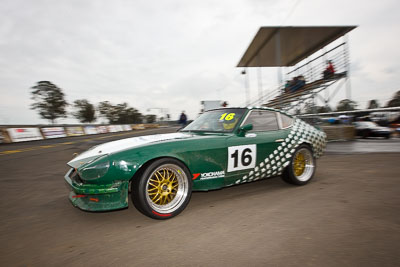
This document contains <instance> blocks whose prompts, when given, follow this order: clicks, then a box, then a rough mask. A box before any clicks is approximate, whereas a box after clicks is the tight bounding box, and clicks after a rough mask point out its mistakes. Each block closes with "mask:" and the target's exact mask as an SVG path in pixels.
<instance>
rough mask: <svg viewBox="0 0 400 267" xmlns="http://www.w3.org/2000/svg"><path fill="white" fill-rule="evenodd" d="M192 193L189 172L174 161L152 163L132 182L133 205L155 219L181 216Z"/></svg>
mask: <svg viewBox="0 0 400 267" xmlns="http://www.w3.org/2000/svg"><path fill="white" fill-rule="evenodd" d="M191 194H192V181H191V180H190V173H189V170H188V169H187V167H186V166H185V165H184V164H182V163H181V162H180V161H178V160H175V159H171V158H163V159H159V160H156V161H154V162H152V163H151V164H150V165H149V166H147V168H146V169H145V170H144V171H143V172H142V173H141V175H140V176H139V177H135V178H134V180H133V181H132V194H131V196H132V201H133V204H134V205H135V207H136V208H137V209H138V210H139V211H140V212H141V213H143V214H144V215H146V216H148V217H151V218H154V219H159V220H165V219H170V218H172V217H174V216H176V215H178V214H179V213H181V212H182V211H183V210H184V209H185V207H186V206H187V204H188V203H189V200H190V197H191Z"/></svg>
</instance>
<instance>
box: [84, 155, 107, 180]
mask: <svg viewBox="0 0 400 267" xmlns="http://www.w3.org/2000/svg"><path fill="white" fill-rule="evenodd" d="M109 168H110V160H109V159H108V155H104V156H102V157H100V158H98V159H95V160H94V161H92V162H90V163H88V164H87V165H86V166H85V167H83V168H82V169H78V173H79V176H80V177H81V178H82V179H83V180H94V179H99V178H101V177H103V176H104V175H105V174H106V173H107V171H108V169H109Z"/></svg>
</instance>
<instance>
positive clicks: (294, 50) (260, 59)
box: [237, 26, 357, 67]
mask: <svg viewBox="0 0 400 267" xmlns="http://www.w3.org/2000/svg"><path fill="white" fill-rule="evenodd" d="M356 27H357V26H305V27H304V26H301V27H261V28H260V29H259V30H258V32H257V34H256V36H255V37H254V39H253V41H252V42H251V43H250V45H249V47H248V48H247V50H246V52H245V53H244V55H243V57H242V59H241V60H240V61H239V63H238V65H237V67H284V66H293V65H295V64H297V63H298V62H300V61H301V60H303V59H305V58H306V57H308V56H310V55H312V54H313V53H315V52H316V51H318V50H319V49H321V48H323V47H324V46H326V45H328V44H329V43H331V42H333V41H335V40H336V39H338V38H339V37H341V36H343V35H345V34H346V33H348V32H350V31H351V30H353V29H355V28H356ZM279 44H280V45H279Z"/></svg>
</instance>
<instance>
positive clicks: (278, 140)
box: [275, 139, 284, 143]
mask: <svg viewBox="0 0 400 267" xmlns="http://www.w3.org/2000/svg"><path fill="white" fill-rule="evenodd" d="M283 141H284V139H276V140H275V142H278V143H280V142H283Z"/></svg>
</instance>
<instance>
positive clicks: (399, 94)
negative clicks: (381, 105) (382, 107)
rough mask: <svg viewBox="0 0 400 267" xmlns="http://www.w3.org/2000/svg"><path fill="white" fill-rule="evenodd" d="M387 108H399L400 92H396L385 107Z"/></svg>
mask: <svg viewBox="0 0 400 267" xmlns="http://www.w3.org/2000/svg"><path fill="white" fill-rule="evenodd" d="M386 106H387V107H388V108H389V107H400V91H397V92H396V93H395V94H394V96H393V98H392V99H391V100H390V101H389V102H388V103H387V105H386Z"/></svg>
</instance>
